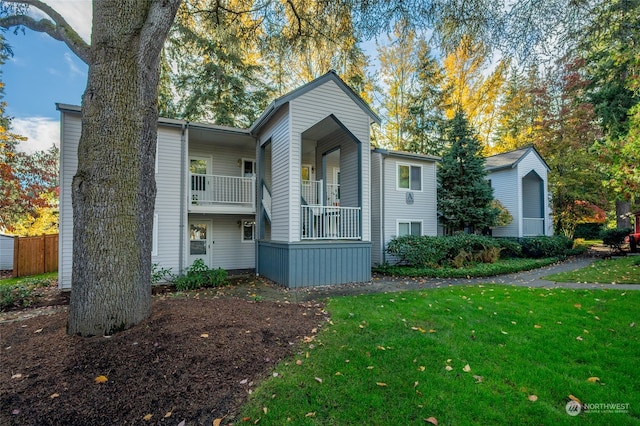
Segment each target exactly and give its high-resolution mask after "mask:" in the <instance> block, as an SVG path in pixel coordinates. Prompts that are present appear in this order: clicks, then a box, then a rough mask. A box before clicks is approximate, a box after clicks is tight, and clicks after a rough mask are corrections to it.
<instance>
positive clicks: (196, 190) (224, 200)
mask: <svg viewBox="0 0 640 426" xmlns="http://www.w3.org/2000/svg"><path fill="white" fill-rule="evenodd" d="M255 182H256V178H255V177H235V176H219V175H202V174H196V173H191V174H190V187H189V199H190V200H191V204H192V205H200V206H208V205H218V204H236V205H237V204H245V205H247V206H251V207H254V208H255V200H256V195H255V187H256V185H255Z"/></svg>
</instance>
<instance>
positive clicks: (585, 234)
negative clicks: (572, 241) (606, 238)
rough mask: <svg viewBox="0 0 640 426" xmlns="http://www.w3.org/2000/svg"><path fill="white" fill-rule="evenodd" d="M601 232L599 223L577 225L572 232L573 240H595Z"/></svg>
mask: <svg viewBox="0 0 640 426" xmlns="http://www.w3.org/2000/svg"><path fill="white" fill-rule="evenodd" d="M601 232H602V224H600V223H579V224H577V225H576V229H575V231H573V238H584V239H585V240H597V239H599V238H600V233H601Z"/></svg>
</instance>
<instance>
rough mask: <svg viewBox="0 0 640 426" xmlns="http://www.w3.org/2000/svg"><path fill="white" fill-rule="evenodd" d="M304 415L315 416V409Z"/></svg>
mask: <svg viewBox="0 0 640 426" xmlns="http://www.w3.org/2000/svg"><path fill="white" fill-rule="evenodd" d="M304 416H305V417H315V416H316V412H315V411H312V412H310V413H307V414H305V415H304Z"/></svg>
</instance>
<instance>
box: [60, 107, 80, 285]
mask: <svg viewBox="0 0 640 426" xmlns="http://www.w3.org/2000/svg"><path fill="white" fill-rule="evenodd" d="M60 114H61V117H60V125H61V143H60V199H59V203H60V204H59V205H60V213H59V219H58V220H59V222H58V227H59V230H60V239H59V246H58V287H60V288H61V289H64V290H69V289H70V288H71V269H72V266H73V206H72V204H71V184H72V182H73V176H74V175H75V174H76V171H77V170H78V154H77V153H78V143H79V142H80V133H81V130H82V125H81V120H80V113H76V112H66V111H63V112H61V113H60Z"/></svg>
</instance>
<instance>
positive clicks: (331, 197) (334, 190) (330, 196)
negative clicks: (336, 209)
mask: <svg viewBox="0 0 640 426" xmlns="http://www.w3.org/2000/svg"><path fill="white" fill-rule="evenodd" d="M327 205H328V206H339V205H340V184H337V183H328V184H327Z"/></svg>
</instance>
